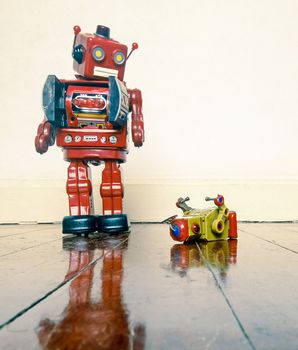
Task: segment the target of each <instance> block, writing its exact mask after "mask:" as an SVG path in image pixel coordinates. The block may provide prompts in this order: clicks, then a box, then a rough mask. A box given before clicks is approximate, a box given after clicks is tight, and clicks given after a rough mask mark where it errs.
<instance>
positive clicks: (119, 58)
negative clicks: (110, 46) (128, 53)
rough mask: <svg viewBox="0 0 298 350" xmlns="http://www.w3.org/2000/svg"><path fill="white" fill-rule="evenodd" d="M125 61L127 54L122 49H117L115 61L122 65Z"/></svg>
mask: <svg viewBox="0 0 298 350" xmlns="http://www.w3.org/2000/svg"><path fill="white" fill-rule="evenodd" d="M124 61H125V56H124V53H123V52H121V51H117V52H115V53H114V62H115V63H116V64H117V65H118V66H120V65H121V64H123V63H124Z"/></svg>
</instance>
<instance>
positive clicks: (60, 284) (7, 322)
mask: <svg viewBox="0 0 298 350" xmlns="http://www.w3.org/2000/svg"><path fill="white" fill-rule="evenodd" d="M127 240H128V237H127V238H126V239H124V240H123V241H121V242H120V243H118V244H116V245H115V246H113V247H112V249H116V248H118V247H119V246H121V245H122V244H124V243H125V242H126V241H127ZM103 257H104V253H103V252H102V254H101V255H100V256H99V257H97V258H96V259H93V260H92V261H91V262H90V263H89V264H88V265H86V266H84V267H83V268H82V269H81V270H80V271H78V272H77V273H75V274H74V275H73V276H71V277H69V278H67V279H65V280H64V281H63V282H61V283H59V284H58V285H57V286H56V287H55V288H53V289H51V290H50V291H49V292H47V293H46V294H45V295H43V296H42V297H41V298H39V299H37V300H35V301H34V302H33V303H31V304H30V305H29V306H27V307H26V308H24V309H22V310H21V311H19V312H18V313H17V314H15V315H14V316H13V317H11V318H10V319H9V320H7V321H5V322H4V323H2V324H0V330H1V329H2V328H4V327H5V326H8V325H9V324H10V323H12V322H14V321H15V320H16V319H18V318H19V317H21V316H22V315H24V314H25V313H26V312H28V311H30V310H31V309H32V308H33V307H35V306H36V305H38V304H39V303H40V302H42V301H43V300H45V299H47V298H48V297H49V296H50V295H52V294H53V293H55V292H56V291H57V290H59V289H60V288H62V287H63V286H64V285H66V284H67V283H69V282H71V281H72V280H74V279H75V278H77V277H78V276H79V275H80V274H81V273H83V272H84V271H86V270H87V269H88V268H90V267H91V266H93V265H94V264H96V263H97V262H98V261H99V260H100V259H101V258H103Z"/></svg>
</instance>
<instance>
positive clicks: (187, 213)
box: [170, 195, 237, 242]
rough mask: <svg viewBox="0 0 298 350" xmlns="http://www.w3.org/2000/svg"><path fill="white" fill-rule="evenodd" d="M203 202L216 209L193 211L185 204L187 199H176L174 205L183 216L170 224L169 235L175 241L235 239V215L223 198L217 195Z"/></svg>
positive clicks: (174, 219) (177, 217) (175, 218)
mask: <svg viewBox="0 0 298 350" xmlns="http://www.w3.org/2000/svg"><path fill="white" fill-rule="evenodd" d="M205 200H206V201H213V202H214V204H215V205H216V207H213V208H207V209H193V208H191V207H189V206H188V205H187V204H186V202H187V201H189V197H186V198H184V199H183V198H178V201H177V203H176V205H177V207H178V208H180V209H182V211H183V216H180V217H179V216H176V217H174V218H173V219H172V220H171V222H170V234H171V237H172V238H173V239H174V240H175V241H179V242H186V241H190V240H194V239H197V240H203V241H216V240H222V239H228V238H233V239H235V238H237V218H236V213H235V212H234V211H230V210H229V209H228V208H227V207H226V205H225V202H224V197H223V196H222V195H217V197H215V198H210V197H206V198H205Z"/></svg>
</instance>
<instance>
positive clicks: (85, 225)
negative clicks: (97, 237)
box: [62, 215, 97, 235]
mask: <svg viewBox="0 0 298 350" xmlns="http://www.w3.org/2000/svg"><path fill="white" fill-rule="evenodd" d="M96 231H97V217H96V216H93V215H74V216H65V217H64V218H63V222H62V232H63V233H72V234H75V235H81V234H82V235H88V234H89V233H92V232H96Z"/></svg>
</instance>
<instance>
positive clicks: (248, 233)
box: [238, 228, 298, 254]
mask: <svg viewBox="0 0 298 350" xmlns="http://www.w3.org/2000/svg"><path fill="white" fill-rule="evenodd" d="M238 231H241V232H243V233H246V234H247V235H250V236H253V237H255V238H258V239H260V240H262V241H265V242H268V243H271V244H273V245H276V246H278V247H280V248H282V249H285V250H288V251H289V252H291V253H294V254H298V252H297V251H296V250H293V249H291V248H288V247H285V246H283V245H281V244H279V243H276V242H275V241H271V240H270V239H266V238H263V237H260V236H258V235H255V234H254V233H250V232H247V231H245V230H243V229H239V228H238Z"/></svg>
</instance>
